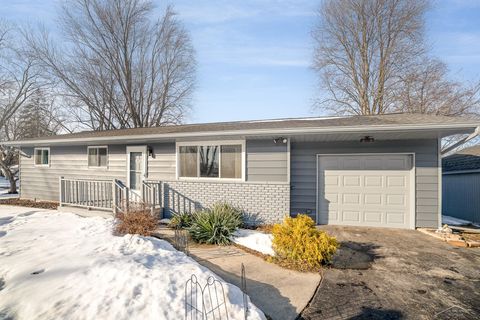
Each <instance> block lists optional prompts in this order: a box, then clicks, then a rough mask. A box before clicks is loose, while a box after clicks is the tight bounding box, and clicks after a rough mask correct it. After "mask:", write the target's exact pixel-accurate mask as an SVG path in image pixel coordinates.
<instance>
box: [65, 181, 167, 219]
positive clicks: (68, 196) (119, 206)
mask: <svg viewBox="0 0 480 320" xmlns="http://www.w3.org/2000/svg"><path fill="white" fill-rule="evenodd" d="M162 191H163V184H162V182H161V181H155V180H146V181H143V182H142V185H141V189H140V191H134V190H131V189H130V188H129V187H128V186H126V185H125V184H124V183H123V182H122V181H120V180H118V179H112V180H106V179H84V178H71V179H70V178H65V177H60V178H59V198H60V201H59V202H60V206H63V205H71V206H78V207H86V208H88V209H103V210H106V209H109V210H112V211H113V213H114V214H116V213H119V212H122V213H124V212H128V211H129V210H131V209H133V210H138V209H139V208H142V209H146V208H148V209H150V210H151V211H152V213H153V212H154V211H155V210H156V209H159V208H162V204H163V193H162Z"/></svg>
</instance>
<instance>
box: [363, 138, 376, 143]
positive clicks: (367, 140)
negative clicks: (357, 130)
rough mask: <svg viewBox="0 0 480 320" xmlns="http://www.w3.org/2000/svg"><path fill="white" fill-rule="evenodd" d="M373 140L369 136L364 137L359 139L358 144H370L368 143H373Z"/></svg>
mask: <svg viewBox="0 0 480 320" xmlns="http://www.w3.org/2000/svg"><path fill="white" fill-rule="evenodd" d="M374 141H375V139H374V138H373V137H371V136H365V137H363V138H361V139H360V142H365V143H370V142H374Z"/></svg>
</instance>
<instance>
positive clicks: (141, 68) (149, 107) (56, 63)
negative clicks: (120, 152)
mask: <svg viewBox="0 0 480 320" xmlns="http://www.w3.org/2000/svg"><path fill="white" fill-rule="evenodd" d="M153 10H154V6H153V3H152V2H151V1H149V0H123V1H120V0H73V1H68V3H65V4H64V5H63V7H62V11H61V15H60V22H61V28H62V30H63V31H64V39H63V40H64V43H66V45H63V46H60V45H58V42H57V43H56V42H55V41H52V39H51V38H50V37H49V36H48V34H47V33H46V32H42V34H41V36H38V34H35V33H32V32H25V35H26V38H27V40H28V42H29V43H30V48H31V54H32V56H34V57H35V58H36V59H38V60H40V61H41V62H42V66H43V67H44V68H45V70H47V71H48V74H46V76H47V77H52V76H53V78H55V79H56V80H58V82H59V84H60V85H61V86H62V88H61V90H60V91H61V92H62V99H63V100H64V101H67V103H68V104H69V105H70V106H71V107H72V111H73V114H74V116H75V118H76V120H77V121H78V122H79V123H81V124H82V125H83V126H86V127H88V128H91V129H94V130H105V129H116V128H129V127H150V126H161V125H165V124H172V123H179V122H181V121H182V120H183V118H184V116H185V112H186V111H187V109H188V108H189V106H190V98H191V93H192V90H193V88H194V80H195V69H196V63H195V58H194V50H193V47H192V44H191V40H190V37H189V35H188V33H187V31H186V30H185V28H184V27H183V26H182V24H181V23H180V22H179V21H178V19H177V18H176V15H175V13H174V12H173V10H172V9H171V8H170V7H168V8H167V9H166V10H165V12H164V14H163V16H162V17H161V18H160V19H158V20H157V21H152V20H151V17H152V15H153Z"/></svg>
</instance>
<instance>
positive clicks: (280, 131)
mask: <svg viewBox="0 0 480 320" xmlns="http://www.w3.org/2000/svg"><path fill="white" fill-rule="evenodd" d="M478 125H479V124H478V123H465V124H463V123H460V124H409V125H400V126H398V125H397V126H390V125H376V126H350V127H311V128H305V127H300V128H299V127H295V128H275V129H272V128H269V129H244V130H228V131H218V130H217V131H204V132H179V133H166V134H162V133H156V134H142V135H123V136H103V137H89V138H85V137H83V138H64V139H62V138H57V139H44V140H35V141H6V142H0V144H3V145H12V146H34V145H35V146H38V145H42V144H43V145H55V144H62V143H66V142H67V143H76V142H84V143H93V142H98V141H109V142H121V141H127V140H128V141H130V142H132V143H133V140H139V141H145V140H154V139H175V138H193V137H195V138H198V137H209V136H252V135H294V134H317V133H345V132H360V133H364V132H367V131H368V132H382V131H385V132H395V131H398V132H404V131H415V130H417V131H434V130H450V129H460V130H465V131H467V130H475V128H477V127H478Z"/></svg>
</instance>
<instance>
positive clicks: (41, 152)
mask: <svg viewBox="0 0 480 320" xmlns="http://www.w3.org/2000/svg"><path fill="white" fill-rule="evenodd" d="M34 162H35V166H39V167H41V166H43V167H48V166H49V165H50V148H35V151H34Z"/></svg>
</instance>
